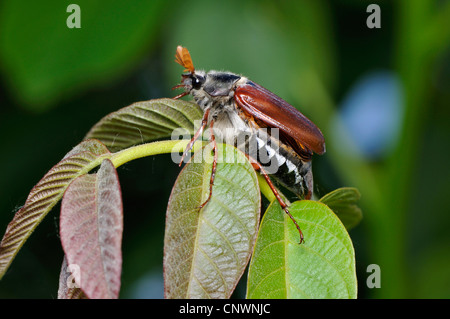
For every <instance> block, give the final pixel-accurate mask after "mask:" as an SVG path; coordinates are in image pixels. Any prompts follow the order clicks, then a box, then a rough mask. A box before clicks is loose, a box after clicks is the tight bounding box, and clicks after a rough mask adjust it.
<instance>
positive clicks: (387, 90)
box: [334, 71, 403, 159]
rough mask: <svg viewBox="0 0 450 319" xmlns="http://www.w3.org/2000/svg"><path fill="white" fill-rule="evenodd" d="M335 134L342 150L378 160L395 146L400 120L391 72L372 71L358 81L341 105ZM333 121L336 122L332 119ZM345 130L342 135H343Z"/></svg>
mask: <svg viewBox="0 0 450 319" xmlns="http://www.w3.org/2000/svg"><path fill="white" fill-rule="evenodd" d="M338 116H339V119H340V123H336V122H339V121H335V123H334V124H338V125H337V126H336V125H334V129H335V133H337V134H338V135H339V136H341V137H344V140H345V139H346V142H347V145H346V146H345V147H344V148H346V151H356V152H358V153H361V154H362V155H364V156H365V157H367V158H370V159H378V158H380V157H383V156H385V155H386V154H388V153H389V151H390V150H392V148H393V147H394V146H395V144H396V142H397V140H398V136H399V132H400V128H401V124H402V118H403V97H402V91H401V86H400V83H399V81H398V79H397V77H396V76H395V74H394V73H392V72H388V71H385V72H373V73H370V74H368V75H367V76H364V77H363V78H362V79H361V80H359V81H358V82H357V83H356V84H355V85H354V86H353V88H351V90H350V92H349V94H348V95H347V97H346V98H345V99H344V101H343V102H342V105H341V107H340V113H339V115H338ZM336 120H337V119H336ZM343 130H345V131H346V132H345V136H343Z"/></svg>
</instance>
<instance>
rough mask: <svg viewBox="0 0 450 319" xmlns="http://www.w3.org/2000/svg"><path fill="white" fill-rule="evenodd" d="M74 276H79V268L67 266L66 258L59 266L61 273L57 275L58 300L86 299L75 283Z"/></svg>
mask: <svg viewBox="0 0 450 319" xmlns="http://www.w3.org/2000/svg"><path fill="white" fill-rule="evenodd" d="M76 276H79V268H78V267H77V266H76V265H70V266H69V265H68V264H67V258H66V257H65V256H64V260H63V263H62V266H61V273H60V275H59V288H58V299H86V298H87V297H86V295H85V294H84V292H83V291H82V290H81V289H80V287H79V286H78V284H77V283H76V281H75V278H76Z"/></svg>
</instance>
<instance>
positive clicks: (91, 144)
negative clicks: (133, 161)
mask: <svg viewBox="0 0 450 319" xmlns="http://www.w3.org/2000/svg"><path fill="white" fill-rule="evenodd" d="M109 155H110V153H109V151H108V150H107V149H106V147H105V146H104V145H102V144H101V143H100V142H99V141H97V140H87V141H84V142H82V143H80V144H79V145H77V146H76V147H75V148H74V149H72V151H70V152H69V153H68V154H67V155H66V157H64V158H63V159H62V160H61V161H60V162H59V163H58V164H56V165H55V166H54V167H53V168H52V169H51V170H50V171H49V172H48V173H47V174H45V176H44V177H43V178H42V179H41V180H40V181H39V182H38V183H37V184H36V186H34V187H33V189H32V190H31V192H30V194H29V195H28V198H27V200H26V202H25V205H24V206H23V207H22V208H21V209H20V210H19V211H18V212H17V213H16V214H15V215H14V218H13V220H12V221H11V222H10V223H9V225H8V227H7V229H6V232H5V235H4V236H3V239H2V242H1V243H0V279H1V278H2V277H3V275H4V274H5V272H6V270H7V269H8V267H9V265H10V264H11V262H12V260H13V259H14V257H15V256H16V254H17V252H18V251H19V250H20V248H21V247H22V245H23V244H24V243H25V241H26V240H27V239H28V237H29V236H30V235H31V233H32V232H33V231H34V229H35V228H36V227H37V225H39V223H40V222H41V221H42V220H43V219H44V217H45V216H46V215H47V213H48V212H49V211H50V210H51V209H52V207H53V206H55V205H56V203H58V201H59V200H60V199H61V197H62V195H63V193H64V191H65V190H66V188H67V186H68V185H69V183H70V182H71V181H72V180H73V179H75V178H76V177H78V176H80V175H82V174H86V173H87V172H89V171H90V170H91V169H92V168H94V167H96V166H97V165H98V164H100V163H101V158H103V157H107V156H109Z"/></svg>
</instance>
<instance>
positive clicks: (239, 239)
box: [164, 145, 261, 298]
mask: <svg viewBox="0 0 450 319" xmlns="http://www.w3.org/2000/svg"><path fill="white" fill-rule="evenodd" d="M224 147H225V148H224V149H222V147H220V146H219V148H218V158H219V162H218V164H217V171H216V174H215V180H214V186H213V191H212V196H211V199H210V201H209V202H208V204H207V205H206V206H205V207H203V208H202V209H199V206H200V205H201V204H202V203H204V201H205V200H206V198H207V197H208V195H209V186H210V177H211V168H212V155H211V152H210V151H205V152H204V155H205V158H204V161H202V160H201V159H202V152H201V151H200V152H196V153H195V155H194V157H193V158H192V159H191V162H189V163H188V164H187V165H186V166H185V168H184V169H183V170H182V171H181V173H180V175H179V176H178V179H177V181H176V183H175V185H174V187H173V190H172V194H171V195H170V199H169V204H168V207H167V215H166V232H165V238H164V289H165V297H166V298H229V297H230V296H231V294H232V293H233V291H234V288H235V287H236V284H237V282H238V281H239V279H240V278H241V276H242V274H243V272H244V270H245V268H246V266H247V263H248V261H249V259H250V256H251V254H252V251H253V245H254V243H255V240H256V233H257V230H258V226H259V215H260V208H261V198H260V193H259V186H258V179H257V177H256V173H255V171H254V169H253V167H252V165H251V164H250V162H249V161H248V160H247V158H246V157H245V156H244V155H243V153H241V152H240V151H238V150H237V149H236V148H234V147H232V146H229V145H224ZM206 149H207V148H205V150H206ZM225 151H226V154H224V153H225Z"/></svg>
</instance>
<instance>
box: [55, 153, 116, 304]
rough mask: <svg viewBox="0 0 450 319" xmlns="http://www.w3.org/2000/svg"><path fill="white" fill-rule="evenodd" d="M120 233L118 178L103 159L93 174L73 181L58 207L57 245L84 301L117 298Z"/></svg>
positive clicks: (111, 165) (112, 166)
mask: <svg viewBox="0 0 450 319" xmlns="http://www.w3.org/2000/svg"><path fill="white" fill-rule="evenodd" d="M122 231H123V215H122V198H121V191H120V184H119V179H118V176H117V172H116V169H115V167H114V165H113V164H112V162H111V161H110V160H109V159H106V160H104V161H103V162H102V165H101V167H100V169H99V171H98V172H97V173H96V174H88V175H82V176H80V177H78V178H76V179H75V180H74V181H73V182H72V183H71V184H70V185H69V187H68V188H67V190H66V192H65V193H64V197H63V200H62V204H61V219H60V234H61V243H62V246H63V249H64V252H65V254H66V258H67V263H68V265H72V267H76V268H78V269H79V277H77V276H74V279H75V281H76V282H77V284H78V285H79V287H80V288H81V289H82V290H83V292H84V293H85V294H86V296H87V297H88V298H91V299H100V298H102V299H103V298H118V296H119V290H120V275H121V271H122V251H121V243H122ZM77 278H78V279H77Z"/></svg>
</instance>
